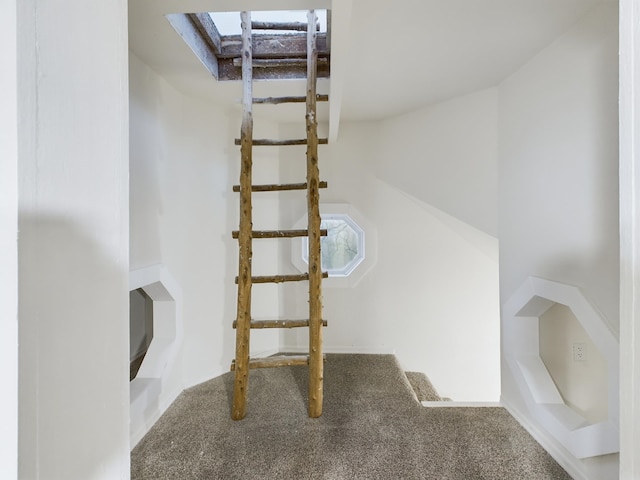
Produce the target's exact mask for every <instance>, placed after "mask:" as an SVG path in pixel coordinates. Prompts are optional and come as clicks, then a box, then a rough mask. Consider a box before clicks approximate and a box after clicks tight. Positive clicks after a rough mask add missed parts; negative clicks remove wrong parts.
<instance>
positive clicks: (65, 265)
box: [19, 212, 129, 478]
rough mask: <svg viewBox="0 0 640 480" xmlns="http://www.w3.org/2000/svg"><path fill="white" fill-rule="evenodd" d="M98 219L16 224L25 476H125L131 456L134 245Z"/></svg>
mask: <svg viewBox="0 0 640 480" xmlns="http://www.w3.org/2000/svg"><path fill="white" fill-rule="evenodd" d="M91 220H92V222H89V221H87V222H84V223H80V221H75V220H72V219H69V218H65V217H62V216H43V215H32V214H29V213H25V212H21V213H20V216H19V227H20V242H19V253H20V259H21V264H20V278H19V289H20V304H19V305H20V327H19V328H20V332H19V349H20V351H19V361H20V364H19V378H20V385H19V403H20V413H19V422H20V438H19V449H20V456H19V458H20V460H19V463H20V465H19V468H20V477H21V478H36V477H37V476H38V474H37V473H38V472H40V474H43V473H44V474H45V475H46V476H48V477H50V478H93V477H94V476H95V475H97V472H95V467H96V465H100V466H101V471H100V474H101V476H103V475H104V476H118V475H119V474H120V472H121V469H122V468H123V465H122V464H123V463H125V462H124V460H123V459H126V458H127V455H128V451H129V444H128V437H129V436H128V428H129V426H128V404H129V402H128V398H129V378H128V371H129V362H128V358H129V344H128V333H127V332H128V294H129V292H128V260H127V248H126V241H127V239H126V235H124V233H125V232H124V231H115V232H108V233H105V232H103V231H101V230H100V229H99V228H96V227H94V228H91V223H93V224H94V225H100V219H99V218H98V219H96V218H95V217H93V218H92V219H91ZM109 223H111V224H112V223H114V222H113V220H110V221H109ZM96 432H100V435H96ZM88 438H91V439H92V440H91V441H90V442H87V441H86V439H88ZM109 462H111V463H109Z"/></svg>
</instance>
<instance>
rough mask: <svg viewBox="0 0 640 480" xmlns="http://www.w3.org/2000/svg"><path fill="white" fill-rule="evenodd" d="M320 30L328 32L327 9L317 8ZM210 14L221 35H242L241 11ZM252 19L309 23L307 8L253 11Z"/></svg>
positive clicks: (289, 32)
mask: <svg viewBox="0 0 640 480" xmlns="http://www.w3.org/2000/svg"><path fill="white" fill-rule="evenodd" d="M316 15H317V16H318V22H319V23H320V30H319V31H320V32H323V33H326V32H327V11H326V10H316ZM209 16H210V17H211V20H213V23H214V24H215V26H216V27H217V28H218V32H219V33H220V35H224V36H226V35H240V34H241V33H242V30H241V28H240V12H209ZM251 20H252V21H254V22H299V23H307V10H275V11H263V12H251ZM270 33H272V34H277V35H287V34H291V33H294V32H292V31H291V30H270Z"/></svg>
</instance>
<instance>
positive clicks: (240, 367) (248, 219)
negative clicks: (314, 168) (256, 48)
mask: <svg viewBox="0 0 640 480" xmlns="http://www.w3.org/2000/svg"><path fill="white" fill-rule="evenodd" d="M240 17H241V21H242V127H241V132H240V138H241V142H240V143H241V144H240V155H241V167H240V227H239V228H240V229H239V233H238V244H239V260H238V310H237V318H236V322H237V328H236V360H235V379H234V387H233V406H232V412H231V416H232V418H233V419H234V420H240V419H242V418H244V416H245V415H246V408H247V389H248V380H249V335H250V326H251V286H252V279H251V260H252V255H253V252H252V228H253V223H252V211H251V209H252V205H251V190H252V188H251V184H252V143H253V114H252V108H253V101H252V99H253V91H252V90H253V88H252V87H253V67H252V62H253V58H252V57H253V52H252V40H251V13H250V12H242V13H241V14H240Z"/></svg>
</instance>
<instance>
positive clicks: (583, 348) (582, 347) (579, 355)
mask: <svg viewBox="0 0 640 480" xmlns="http://www.w3.org/2000/svg"><path fill="white" fill-rule="evenodd" d="M586 360H587V345H586V344H585V343H582V342H575V343H574V344H573V361H574V362H584V361H586Z"/></svg>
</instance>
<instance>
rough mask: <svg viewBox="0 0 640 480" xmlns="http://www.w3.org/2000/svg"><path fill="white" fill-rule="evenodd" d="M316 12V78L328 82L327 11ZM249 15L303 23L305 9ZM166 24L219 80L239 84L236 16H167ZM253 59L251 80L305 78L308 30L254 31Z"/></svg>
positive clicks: (260, 19) (262, 20) (261, 19)
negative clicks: (258, 64) (236, 81)
mask: <svg viewBox="0 0 640 480" xmlns="http://www.w3.org/2000/svg"><path fill="white" fill-rule="evenodd" d="M316 13H317V15H318V19H319V30H318V35H317V48H318V78H329V73H330V43H331V11H330V10H316ZM251 16H252V22H253V23H254V24H255V23H256V22H260V23H274V22H275V23H283V22H286V23H303V24H306V16H307V11H306V10H276V11H256V12H253V11H252V12H251ZM167 20H169V22H170V23H171V25H172V26H173V28H174V29H175V30H176V32H177V33H178V34H179V35H180V37H181V38H182V39H183V40H184V41H185V42H186V43H187V45H188V46H189V47H190V48H191V50H192V51H193V53H195V54H196V56H197V57H198V58H199V59H200V61H201V62H202V64H203V65H204V66H205V67H206V68H207V70H208V71H209V72H210V73H211V74H212V75H213V76H214V77H215V78H216V79H217V80H220V81H229V80H242V63H241V62H242V61H241V50H242V38H241V27H240V12H204V13H179V14H170V15H167ZM253 58H254V70H253V78H254V79H255V80H281V79H295V78H306V74H307V66H306V59H307V34H306V31H305V30H299V31H297V30H293V31H292V30H286V31H285V30H272V29H257V28H254V29H253ZM258 62H259V63H260V65H261V66H260V68H256V65H257V63H258Z"/></svg>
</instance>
